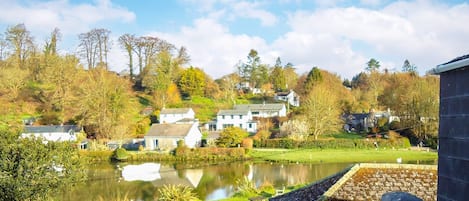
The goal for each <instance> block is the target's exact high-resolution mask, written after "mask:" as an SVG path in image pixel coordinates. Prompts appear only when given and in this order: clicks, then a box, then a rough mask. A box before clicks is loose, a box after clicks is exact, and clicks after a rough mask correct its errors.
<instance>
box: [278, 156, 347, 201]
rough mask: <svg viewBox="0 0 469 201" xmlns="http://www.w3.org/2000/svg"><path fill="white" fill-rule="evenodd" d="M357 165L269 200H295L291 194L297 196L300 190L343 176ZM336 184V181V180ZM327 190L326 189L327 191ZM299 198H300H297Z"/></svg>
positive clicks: (307, 189) (306, 189)
mask: <svg viewBox="0 0 469 201" xmlns="http://www.w3.org/2000/svg"><path fill="white" fill-rule="evenodd" d="M354 166H355V165H350V166H349V167H346V168H344V169H343V170H341V171H339V172H337V173H335V174H332V175H329V176H327V177H325V178H323V179H320V180H318V181H316V182H313V183H311V184H309V185H307V186H304V187H302V188H299V189H296V190H294V191H290V192H288V193H285V194H282V195H279V196H276V197H272V198H270V199H269V201H276V200H295V199H290V198H289V197H290V196H295V193H297V192H299V191H304V190H305V191H309V189H310V188H312V187H314V186H316V185H319V184H321V183H326V182H329V180H331V179H333V178H334V177H337V176H339V179H340V178H342V177H343V176H344V175H345V174H346V173H347V172H348V171H350V170H351V169H352V168H353V167H354ZM334 184H335V182H334ZM334 184H331V186H329V187H328V189H327V190H329V188H330V187H332V186H333V185H334ZM327 190H326V191H327ZM323 193H324V192H323ZM320 196H321V197H323V195H320ZM296 200H298V199H296Z"/></svg>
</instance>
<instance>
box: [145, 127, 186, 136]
mask: <svg viewBox="0 0 469 201" xmlns="http://www.w3.org/2000/svg"><path fill="white" fill-rule="evenodd" d="M191 128H192V124H152V125H151V127H150V130H149V131H148V132H147V134H146V135H145V136H157V137H185V136H187V134H189V131H190V130H191Z"/></svg>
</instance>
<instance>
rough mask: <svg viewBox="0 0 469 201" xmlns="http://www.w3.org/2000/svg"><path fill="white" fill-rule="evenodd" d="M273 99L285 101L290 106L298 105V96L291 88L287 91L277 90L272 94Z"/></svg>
mask: <svg viewBox="0 0 469 201" xmlns="http://www.w3.org/2000/svg"><path fill="white" fill-rule="evenodd" d="M274 99H275V100H277V101H283V102H287V103H288V104H290V105H291V106H295V107H299V106H300V96H299V95H298V94H297V93H295V91H293V90H290V91H287V92H277V93H276V94H275V96H274Z"/></svg>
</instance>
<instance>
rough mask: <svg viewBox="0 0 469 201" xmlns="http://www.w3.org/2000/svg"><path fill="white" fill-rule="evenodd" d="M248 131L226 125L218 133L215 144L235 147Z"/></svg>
mask: <svg viewBox="0 0 469 201" xmlns="http://www.w3.org/2000/svg"><path fill="white" fill-rule="evenodd" d="M247 136H248V133H247V132H246V131H245V130H243V129H242V128H239V127H227V128H225V129H223V131H222V132H221V133H220V137H219V138H218V139H217V142H216V143H217V145H218V146H221V147H236V146H238V145H240V144H241V142H242V141H243V139H244V138H245V137H247Z"/></svg>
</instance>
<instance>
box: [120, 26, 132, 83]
mask: <svg viewBox="0 0 469 201" xmlns="http://www.w3.org/2000/svg"><path fill="white" fill-rule="evenodd" d="M119 43H120V45H121V46H122V48H124V49H125V51H126V52H127V55H128V57H129V73H130V79H133V77H134V66H133V63H134V59H133V50H134V49H135V46H136V44H135V43H136V38H135V35H131V34H124V35H122V36H120V37H119Z"/></svg>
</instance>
